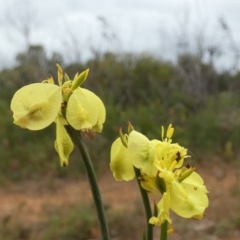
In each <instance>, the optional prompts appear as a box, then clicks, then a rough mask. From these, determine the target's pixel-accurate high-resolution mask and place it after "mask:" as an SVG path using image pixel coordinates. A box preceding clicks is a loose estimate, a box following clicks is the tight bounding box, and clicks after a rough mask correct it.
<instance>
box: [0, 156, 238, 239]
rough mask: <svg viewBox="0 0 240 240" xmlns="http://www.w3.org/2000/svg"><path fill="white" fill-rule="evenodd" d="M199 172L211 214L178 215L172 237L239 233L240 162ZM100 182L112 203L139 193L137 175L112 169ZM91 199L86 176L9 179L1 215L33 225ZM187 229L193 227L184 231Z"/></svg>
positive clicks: (127, 202)
mask: <svg viewBox="0 0 240 240" xmlns="http://www.w3.org/2000/svg"><path fill="white" fill-rule="evenodd" d="M197 172H198V173H200V174H201V176H202V177H203V179H204V180H205V184H206V186H207V188H208V190H209V198H210V206H209V208H208V209H207V211H206V216H205V217H204V219H203V220H202V221H198V220H194V221H192V220H184V222H180V223H179V225H178V221H177V220H176V221H175V219H179V218H178V217H174V221H175V222H174V229H175V228H176V231H175V232H174V233H173V234H172V235H171V236H170V237H169V239H172V240H177V239H191V237H194V236H200V235H199V234H201V233H202V232H204V237H198V238H197V237H195V240H196V239H209V240H210V239H211V240H221V239H229V240H238V239H240V163H232V162H231V163H224V162H223V161H219V160H217V159H215V160H212V159H209V160H207V161H205V162H204V163H201V164H198V165H197ZM99 186H100V189H101V193H102V198H103V202H104V204H105V205H106V206H107V207H108V208H112V209H123V210H124V209H126V208H131V206H132V205H133V204H132V203H133V202H134V201H137V200H138V199H140V195H139V192H138V188H137V183H136V181H130V182H117V181H115V180H114V178H113V176H112V174H111V172H110V171H109V172H106V173H104V174H101V175H100V176H99ZM156 200H157V199H156ZM88 201H92V196H91V192H90V189H89V183H88V180H87V179H85V178H83V179H81V180H77V181H76V180H68V181H67V182H66V181H65V180H56V179H54V180H52V181H51V182H49V181H47V182H46V181H44V180H43V181H30V182H29V181H25V182H21V183H19V184H16V183H10V182H9V183H7V185H6V186H4V187H3V188H2V189H0V206H1V211H0V219H5V218H7V217H8V216H14V215H16V214H17V215H18V216H19V218H20V219H21V221H23V222H24V224H29V225H30V224H32V223H34V222H38V221H39V219H41V218H44V215H43V214H42V213H43V212H44V208H45V207H46V206H59V207H61V206H73V205H76V204H78V203H79V202H88ZM132 207H134V206H132ZM188 221H189V223H188ZM181 229H182V230H181ZM185 230H186V231H188V232H189V231H190V233H188V234H187V235H186V237H183V235H182V232H184V231H185ZM180 232H181V235H179V234H180Z"/></svg>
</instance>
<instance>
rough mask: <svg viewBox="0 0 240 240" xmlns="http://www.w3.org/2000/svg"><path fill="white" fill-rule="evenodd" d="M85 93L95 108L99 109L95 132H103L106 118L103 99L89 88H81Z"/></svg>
mask: <svg viewBox="0 0 240 240" xmlns="http://www.w3.org/2000/svg"><path fill="white" fill-rule="evenodd" d="M81 89H82V91H83V93H84V95H85V96H86V97H88V99H90V100H91V101H92V103H93V105H94V106H95V110H96V111H98V120H97V123H96V124H95V125H94V126H93V129H92V130H93V131H94V132H101V131H102V128H103V123H104V122H105V119H106V109H105V106H104V104H103V102H102V100H101V99H100V98H99V97H98V96H97V95H96V94H95V93H93V92H91V91H89V90H88V89H85V88H81Z"/></svg>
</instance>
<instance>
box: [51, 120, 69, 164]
mask: <svg viewBox="0 0 240 240" xmlns="http://www.w3.org/2000/svg"><path fill="white" fill-rule="evenodd" d="M56 124H57V137H56V140H55V142H54V147H55V150H56V151H57V153H58V155H59V158H60V164H61V166H62V167H63V166H64V167H65V166H67V165H68V158H69V155H70V154H71V152H72V151H73V143H72V140H71V138H70V137H69V135H68V133H67V131H66V129H65V127H64V125H63V124H62V123H61V120H60V118H58V119H57V123H56Z"/></svg>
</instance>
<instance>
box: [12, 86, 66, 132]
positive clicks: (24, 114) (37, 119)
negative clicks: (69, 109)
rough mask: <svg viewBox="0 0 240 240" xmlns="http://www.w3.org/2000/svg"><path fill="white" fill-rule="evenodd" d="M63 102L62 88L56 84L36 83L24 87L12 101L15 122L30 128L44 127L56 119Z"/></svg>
mask: <svg viewBox="0 0 240 240" xmlns="http://www.w3.org/2000/svg"><path fill="white" fill-rule="evenodd" d="M61 102H62V94H61V88H60V87H58V86H56V85H53V84H42V83H34V84H30V85H27V86H25V87H22V88H21V89H19V90H18V91H17V92H16V93H15V94H14V96H13V99H12V102H11V110H12V111H13V119H14V123H15V124H16V125H18V126H20V127H21V128H27V129H30V130H40V129H43V128H45V127H47V126H49V125H50V124H51V123H52V122H53V121H54V120H55V118H56V117H57V114H58V112H59V110H60V106H61Z"/></svg>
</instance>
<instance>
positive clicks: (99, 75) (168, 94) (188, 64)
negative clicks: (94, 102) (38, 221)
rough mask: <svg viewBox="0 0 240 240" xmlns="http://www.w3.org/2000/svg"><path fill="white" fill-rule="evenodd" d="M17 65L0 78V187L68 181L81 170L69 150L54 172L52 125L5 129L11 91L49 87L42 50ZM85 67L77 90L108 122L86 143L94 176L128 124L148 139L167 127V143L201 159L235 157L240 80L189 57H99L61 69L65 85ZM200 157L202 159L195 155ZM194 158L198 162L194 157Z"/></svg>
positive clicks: (48, 62) (49, 62)
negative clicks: (102, 109)
mask: <svg viewBox="0 0 240 240" xmlns="http://www.w3.org/2000/svg"><path fill="white" fill-rule="evenodd" d="M17 59H18V62H19V65H18V66H17V67H15V68H13V69H5V70H2V71H1V72H0V111H1V118H0V141H1V142H0V143H1V144H0V160H1V161H0V175H1V178H0V182H4V178H5V177H6V178H10V179H12V180H14V179H23V178H29V177H34V178H40V177H41V176H42V175H44V176H45V177H46V176H56V177H69V176H73V177H74V176H76V175H78V174H79V171H80V172H82V171H84V168H83V166H82V164H81V163H79V162H81V161H80V160H79V158H80V157H79V154H78V152H77V151H76V150H75V151H74V153H73V154H72V156H71V157H70V165H69V167H67V168H60V167H59V159H58V156H57V154H56V153H55V150H54V148H53V142H54V140H55V124H52V125H51V126H50V127H48V128H47V129H44V130H43V131H36V132H31V131H28V130H23V129H20V128H19V127H18V126H15V125H14V124H13V123H12V113H11V111H10V109H9V105H10V101H11V98H12V96H13V94H14V92H15V91H16V90H17V89H19V88H20V87H22V86H23V85H25V84H29V83H32V82H40V81H41V80H43V79H45V78H46V77H47V76H48V73H50V74H52V75H53V76H54V78H55V81H56V67H55V63H56V61H58V62H60V63H62V62H63V61H62V57H61V56H60V55H59V54H57V53H55V54H53V56H52V57H51V58H48V57H47V55H46V53H45V51H44V49H43V48H42V47H41V46H31V47H30V48H29V49H28V51H27V52H25V53H21V54H19V55H18V56H17ZM89 67H90V73H89V77H88V79H87V81H85V82H84V84H83V87H86V88H89V89H90V90H91V91H93V92H95V93H96V94H97V95H98V96H99V97H100V98H101V99H102V100H103V102H104V103H105V106H106V109H107V119H106V122H105V124H104V129H103V132H102V134H100V135H98V136H97V137H96V139H95V140H94V141H90V140H86V144H87V146H88V149H89V152H90V155H91V156H92V159H93V162H94V166H95V168H96V169H97V170H99V169H101V168H103V167H108V163H109V151H110V147H111V143H112V141H113V140H114V139H115V138H117V137H118V130H119V128H120V127H121V128H123V131H125V132H126V129H127V123H128V121H130V122H131V123H132V124H133V126H134V128H135V129H136V130H138V131H141V132H142V133H144V134H146V135H147V136H148V137H149V138H160V128H161V126H162V125H163V126H165V127H167V126H168V124H170V123H172V124H173V126H174V127H175V128H176V130H175V134H174V138H173V139H174V141H176V142H179V143H180V144H181V145H183V146H185V147H187V148H189V149H190V150H191V151H192V152H194V153H195V154H198V153H201V155H200V159H203V158H204V155H207V154H213V153H214V154H216V153H217V154H219V155H220V156H223V157H225V156H228V159H229V156H231V158H234V156H236V155H237V154H238V152H239V150H238V146H239V145H240V137H239V136H240V122H239V121H240V116H239V114H240V110H239V109H240V97H239V96H240V94H239V93H240V87H239V76H240V73H236V74H235V75H231V74H230V73H228V72H224V73H218V72H217V71H216V70H215V69H214V67H213V65H212V64H206V63H203V62H201V60H200V59H199V58H198V57H196V56H194V55H189V54H188V55H182V56H179V59H178V63H177V64H175V65H174V64H173V63H170V62H166V61H163V60H161V59H157V58H154V57H153V56H149V55H134V54H131V53H128V54H124V55H116V54H113V53H106V54H104V55H102V56H96V57H95V58H94V59H90V60H89V61H88V62H86V63H72V64H69V65H67V66H65V67H63V68H64V69H65V71H66V72H67V73H68V75H69V77H70V78H73V77H74V75H75V73H76V72H81V71H83V70H85V69H86V68H89ZM202 153H204V155H203V154H202ZM198 159H199V157H198Z"/></svg>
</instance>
